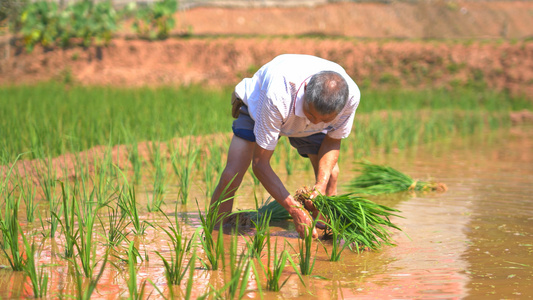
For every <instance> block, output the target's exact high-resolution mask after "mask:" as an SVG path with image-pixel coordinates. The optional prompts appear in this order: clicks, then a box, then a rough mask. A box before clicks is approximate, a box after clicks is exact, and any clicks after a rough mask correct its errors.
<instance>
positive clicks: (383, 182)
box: [348, 162, 447, 195]
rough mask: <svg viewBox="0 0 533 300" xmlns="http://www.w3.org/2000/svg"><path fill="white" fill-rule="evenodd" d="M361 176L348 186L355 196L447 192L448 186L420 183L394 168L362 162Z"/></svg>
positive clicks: (426, 182)
mask: <svg viewBox="0 0 533 300" xmlns="http://www.w3.org/2000/svg"><path fill="white" fill-rule="evenodd" d="M358 164H359V166H360V167H359V168H358V169H356V170H357V171H360V172H361V175H359V176H358V177H356V178H355V179H354V180H352V181H351V182H350V183H349V184H348V188H349V189H350V192H352V193H355V194H370V195H378V194H385V193H387V194H388V193H397V192H404V191H446V190H447V188H446V185H444V184H442V183H436V182H433V181H418V180H414V179H413V178H411V177H410V176H409V175H407V174H404V173H402V172H400V171H398V170H396V169H394V168H392V167H389V166H385V165H377V164H372V163H370V162H360V163H358Z"/></svg>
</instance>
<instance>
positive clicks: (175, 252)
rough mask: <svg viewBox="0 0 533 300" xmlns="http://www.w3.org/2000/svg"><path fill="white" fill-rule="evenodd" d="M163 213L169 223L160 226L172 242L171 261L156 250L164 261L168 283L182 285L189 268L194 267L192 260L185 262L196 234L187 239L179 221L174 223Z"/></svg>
mask: <svg viewBox="0 0 533 300" xmlns="http://www.w3.org/2000/svg"><path fill="white" fill-rule="evenodd" d="M161 212H162V211H161ZM162 213H163V212H162ZM163 215H164V216H165V218H166V219H167V222H168V224H169V225H168V226H167V228H165V227H163V226H160V228H161V230H163V231H164V232H165V233H166V234H167V236H168V237H169V238H170V240H171V242H172V243H171V245H170V249H171V250H172V251H171V252H170V261H169V260H167V259H166V258H165V257H163V255H161V253H160V252H159V251H156V252H155V253H156V254H157V255H158V256H159V257H160V258H161V260H162V261H163V264H164V267H165V278H166V279H167V284H168V285H180V284H181V281H182V280H183V277H184V276H185V274H186V273H187V269H188V268H192V267H194V266H191V263H192V260H189V262H188V263H187V264H185V254H186V253H188V252H189V251H190V250H191V246H192V242H193V240H194V239H195V234H193V235H192V237H190V238H189V239H187V237H185V236H184V235H183V234H182V231H181V228H180V227H179V226H177V224H178V223H177V222H176V225H174V224H172V222H171V221H170V219H169V218H168V216H167V215H166V214H165V213H163Z"/></svg>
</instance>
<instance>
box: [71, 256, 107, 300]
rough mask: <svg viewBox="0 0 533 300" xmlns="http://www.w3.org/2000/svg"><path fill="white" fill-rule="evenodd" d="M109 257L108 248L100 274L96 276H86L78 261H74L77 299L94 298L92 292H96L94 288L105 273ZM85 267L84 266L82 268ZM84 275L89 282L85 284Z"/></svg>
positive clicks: (86, 299) (87, 299)
mask: <svg viewBox="0 0 533 300" xmlns="http://www.w3.org/2000/svg"><path fill="white" fill-rule="evenodd" d="M108 257H109V251H108V250H107V251H106V253H105V255H104V258H103V259H102V263H101V264H100V271H99V272H98V275H96V277H92V275H91V276H86V273H85V271H83V272H82V270H80V266H79V265H78V264H77V263H76V261H72V264H73V265H74V285H75V287H76V299H77V300H89V299H91V298H92V294H93V293H94V290H95V289H96V286H97V285H98V281H99V280H100V278H101V277H102V275H103V274H104V270H105V267H106V265H107V260H108ZM96 265H97V262H96V263H95V265H94V267H96ZM83 268H84V267H83V266H82V269H83ZM84 276H85V277H87V278H88V281H89V282H88V283H86V284H84V279H85V278H84Z"/></svg>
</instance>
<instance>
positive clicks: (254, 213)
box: [224, 197, 291, 227]
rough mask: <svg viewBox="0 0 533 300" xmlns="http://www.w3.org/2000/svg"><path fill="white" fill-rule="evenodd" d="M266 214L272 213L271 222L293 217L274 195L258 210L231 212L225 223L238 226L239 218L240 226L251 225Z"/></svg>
mask: <svg viewBox="0 0 533 300" xmlns="http://www.w3.org/2000/svg"><path fill="white" fill-rule="evenodd" d="M266 214H272V215H271V217H270V222H276V221H283V220H287V219H290V218H291V215H290V214H289V212H288V211H287V210H286V209H285V208H284V207H283V206H281V204H279V203H278V202H277V201H276V200H273V199H272V197H269V198H268V199H267V200H266V201H265V202H263V203H262V205H261V206H260V207H259V208H258V209H257V210H242V211H238V212H235V213H232V214H230V215H229V216H228V217H226V219H225V220H224V224H225V225H226V224H229V225H232V226H236V225H237V220H238V222H239V224H238V226H242V227H251V226H254V223H257V222H258V221H259V220H261V218H262V217H263V216H264V215H266Z"/></svg>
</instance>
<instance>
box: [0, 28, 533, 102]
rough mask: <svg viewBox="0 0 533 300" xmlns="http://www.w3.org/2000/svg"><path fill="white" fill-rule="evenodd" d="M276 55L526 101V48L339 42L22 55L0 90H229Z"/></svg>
mask: <svg viewBox="0 0 533 300" xmlns="http://www.w3.org/2000/svg"><path fill="white" fill-rule="evenodd" d="M282 53H303V54H312V55H317V56H320V57H323V58H326V59H330V60H333V61H336V62H338V63H339V64H341V65H342V66H344V67H345V68H346V70H347V72H348V73H349V74H350V75H351V76H352V77H353V78H354V80H355V81H356V82H357V83H358V84H360V85H361V86H363V87H367V86H374V87H379V86H391V85H392V86H402V87H415V88H417V87H424V86H428V85H430V86H450V87H453V86H455V85H459V84H469V83H471V84H477V83H479V82H481V81H483V82H486V83H487V84H488V86H489V87H492V88H497V89H506V90H509V91H512V92H515V93H525V94H527V95H530V96H533V43H531V42H519V43H483V42H474V43H471V44H463V43H445V42H413V41H387V42H370V41H367V42H354V41H351V40H345V39H312V38H305V39H284V38H228V37H226V38H213V39H196V38H191V39H170V40H166V41H160V42H149V41H141V40H114V41H113V42H112V44H111V45H110V46H109V47H107V48H101V49H86V50H84V49H81V48H71V49H66V50H53V51H43V50H42V49H36V50H35V51H34V52H33V53H32V54H26V53H24V52H22V53H20V54H18V55H16V56H15V57H12V58H11V59H9V60H7V61H4V63H3V64H2V66H1V68H0V84H6V83H21V82H35V81H40V80H48V79H58V80H74V81H77V82H79V83H82V84H97V85H120V86H140V85H169V84H170V85H173V84H176V85H180V84H191V83H202V84H206V85H210V86H217V85H232V84H235V83H237V82H238V81H239V80H240V78H242V77H243V76H250V75H252V74H253V72H254V71H255V70H257V68H258V67H259V66H261V65H262V64H264V63H266V62H268V61H269V60H271V59H272V58H273V57H275V56H276V55H279V54H282Z"/></svg>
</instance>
